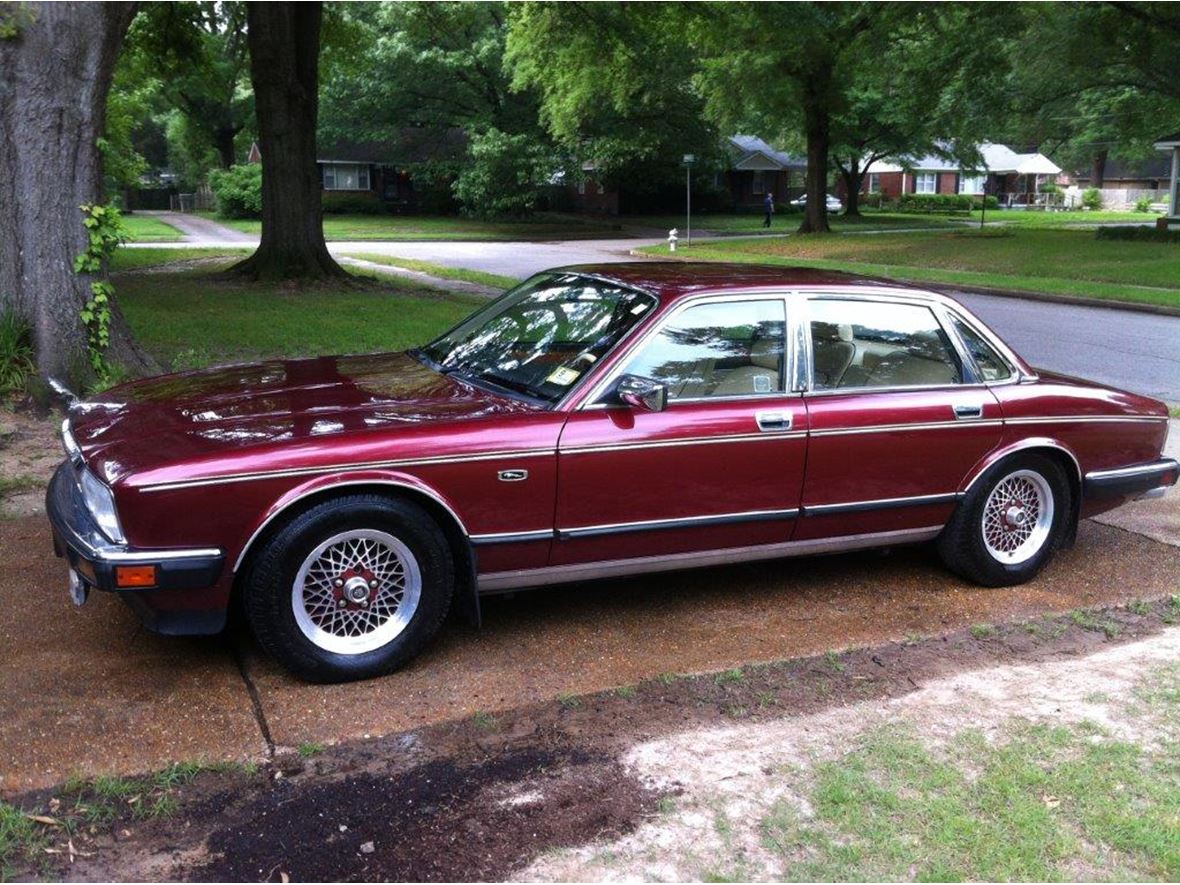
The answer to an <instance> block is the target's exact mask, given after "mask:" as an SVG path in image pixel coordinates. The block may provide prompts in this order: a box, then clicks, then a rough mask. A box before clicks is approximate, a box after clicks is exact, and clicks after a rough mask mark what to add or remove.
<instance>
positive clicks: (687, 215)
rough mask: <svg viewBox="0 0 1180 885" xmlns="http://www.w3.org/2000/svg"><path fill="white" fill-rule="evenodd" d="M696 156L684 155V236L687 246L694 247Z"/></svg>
mask: <svg viewBox="0 0 1180 885" xmlns="http://www.w3.org/2000/svg"><path fill="white" fill-rule="evenodd" d="M696 159H697V158H696V154H685V155H684V235H685V245H687V246H691V245H692V164H693V163H695V162H696Z"/></svg>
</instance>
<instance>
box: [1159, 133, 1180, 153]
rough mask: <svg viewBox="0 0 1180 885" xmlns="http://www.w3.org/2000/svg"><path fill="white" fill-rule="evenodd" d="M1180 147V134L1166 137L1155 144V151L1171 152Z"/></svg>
mask: <svg viewBox="0 0 1180 885" xmlns="http://www.w3.org/2000/svg"><path fill="white" fill-rule="evenodd" d="M1178 147H1180V132H1177V133H1175V134H1174V135H1165V136H1164V137H1163V138H1161V139H1160V140H1159V141H1157V142H1156V143H1155V149H1156V150H1158V151H1170V150H1172V149H1173V148H1178Z"/></svg>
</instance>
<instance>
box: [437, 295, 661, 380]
mask: <svg viewBox="0 0 1180 885" xmlns="http://www.w3.org/2000/svg"><path fill="white" fill-rule="evenodd" d="M655 306H656V300H655V298H653V297H652V296H651V295H647V294H645V293H643V292H638V291H636V290H634V289H627V288H624V287H622V286H619V285H617V284H614V283H610V282H607V281H605V280H597V279H594V278H592V277H585V276H581V275H579V274H545V275H543V276H539V277H534V278H533V279H531V280H526V281H525V282H524V283H522V284H521V285H520V286H518V287H517V288H515V289H513V290H512V291H510V292H508V293H506V294H505V295H504V296H503V297H501V298H499V299H497V300H496V301H494V302H492V303H491V304H489V305H488V306H487V307H485V308H484V309H483V310H480V311H478V312H476V313H474V314H472V315H471V316H470V317H468V318H467V319H466V320H464V321H463V322H462V323H460V324H459V325H458V326H456V327H455V328H454V329H452V330H451V331H450V332H448V333H446V334H445V335H443V336H442V337H441V338H439V339H438V340H436V341H434V342H433V343H431V344H429V345H427V346H426V347H425V348H423V351H422V352H423V353H424V355H425V356H426V357H427V358H428V359H430V360H432V361H433V362H434V363H435V365H436V366H437V367H438V369H439V371H441V372H444V373H447V374H452V373H453V374H457V375H460V376H461V377H464V378H468V379H472V380H480V381H483V382H486V383H488V384H492V385H495V386H497V387H501V388H504V389H506V390H511V391H515V392H517V393H524V394H527V395H528V396H532V397H536V398H537V399H542V400H545V401H546V402H549V403H554V402H557V401H558V400H559V399H561V398H562V397H563V396H564V395H565V393H566V392H567V391H568V390H569V389H570V388H571V387H572V386H573V385H574V384H575V383H576V382H577V381H578V379H579V378H581V377H582V376H583V375H585V374H586V372H588V371H589V370H590V368H591V367H592V366H593V365H594V364H595V363H596V362H597V361H598V360H599V359H601V357H602V356H603V355H604V354H605V353H607V351H609V350H610V349H611V348H612V347H614V345H615V344H616V343H618V341H619V340H620V339H621V338H622V337H623V336H624V335H626V334H627V332H628V331H629V330H630V329H632V328H633V327H634V326H635V325H636V324H637V323H638V322H639V321H640V320H641V319H643V318H644V317H645V316H647V315H649V314H650V313H651V312H652V310H654V309H655Z"/></svg>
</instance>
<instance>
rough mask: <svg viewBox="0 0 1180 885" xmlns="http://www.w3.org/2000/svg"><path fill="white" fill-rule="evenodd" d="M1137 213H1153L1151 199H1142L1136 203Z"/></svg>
mask: <svg viewBox="0 0 1180 885" xmlns="http://www.w3.org/2000/svg"><path fill="white" fill-rule="evenodd" d="M1135 211H1136V212H1150V211H1151V197H1140V198H1139V199H1138V200H1136V201H1135Z"/></svg>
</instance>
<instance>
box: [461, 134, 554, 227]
mask: <svg viewBox="0 0 1180 885" xmlns="http://www.w3.org/2000/svg"><path fill="white" fill-rule="evenodd" d="M467 151H468V162H467V163H466V164H465V165H464V166H463V169H462V171H461V172H460V173H459V177H458V178H456V179H455V183H454V191H455V196H456V197H457V198H458V200H459V202H460V203H462V204H463V211H464V212H466V213H468V214H469V215H476V216H480V217H484V218H489V217H495V216H502V215H516V216H521V215H527V214H529V213H530V212H532V211H533V209H534V208H535V207H536V205H537V199H538V197H539V195H540V191H541V188H542V187H544V186H545V184H546V183H547V182H548V181H549V179H551V178H552V176H553V172H554V170H555V169H556V167H557V164H556V163H555V162H554V159H553V157H552V156H550V154H549V152H548V151H547V150H546V149H545V148H544V147H543V146H542V145H540V144H538V142H537V139H536V138H534V137H533V136H531V135H510V134H508V133H507V132H501V131H500V130H498V129H489V130H488V131H487V132H483V133H480V134H478V135H473V136H472V137H471V141H470V143H469V145H468V148H467Z"/></svg>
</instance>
